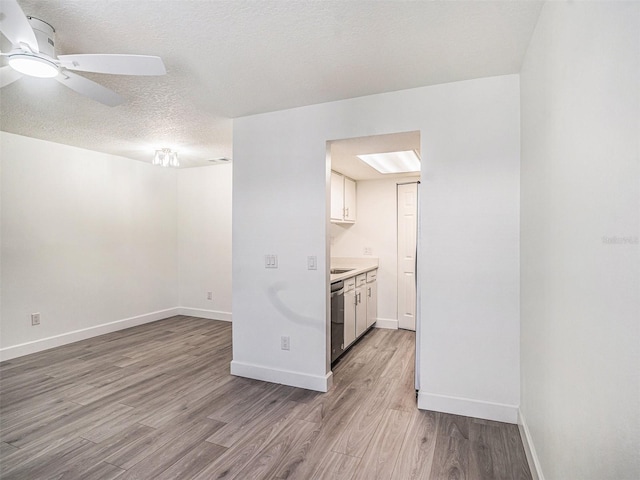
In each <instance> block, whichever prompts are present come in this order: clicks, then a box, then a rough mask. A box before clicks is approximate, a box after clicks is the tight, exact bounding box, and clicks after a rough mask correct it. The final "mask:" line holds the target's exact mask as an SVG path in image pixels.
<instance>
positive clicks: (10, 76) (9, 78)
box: [0, 65, 22, 88]
mask: <svg viewBox="0 0 640 480" xmlns="http://www.w3.org/2000/svg"><path fill="white" fill-rule="evenodd" d="M20 77H22V74H21V73H19V72H16V71H15V70H14V69H13V68H11V67H10V66H9V65H5V66H4V67H2V68H0V88H2V87H5V86H7V85H9V84H10V83H13V82H15V81H16V80H18V79H19V78H20Z"/></svg>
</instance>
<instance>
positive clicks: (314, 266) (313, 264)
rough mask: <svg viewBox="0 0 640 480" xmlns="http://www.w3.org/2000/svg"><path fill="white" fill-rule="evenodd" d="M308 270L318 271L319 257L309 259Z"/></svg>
mask: <svg viewBox="0 0 640 480" xmlns="http://www.w3.org/2000/svg"><path fill="white" fill-rule="evenodd" d="M307 269H308V270H317V269H318V257H316V256H315V255H313V256H310V257H307Z"/></svg>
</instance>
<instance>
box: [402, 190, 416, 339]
mask: <svg viewBox="0 0 640 480" xmlns="http://www.w3.org/2000/svg"><path fill="white" fill-rule="evenodd" d="M417 226H418V184H417V183H408V184H404V185H398V327H399V328H403V329H405V330H414V331H415V329H416V245H417Z"/></svg>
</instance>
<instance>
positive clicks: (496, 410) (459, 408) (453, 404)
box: [418, 391, 518, 424]
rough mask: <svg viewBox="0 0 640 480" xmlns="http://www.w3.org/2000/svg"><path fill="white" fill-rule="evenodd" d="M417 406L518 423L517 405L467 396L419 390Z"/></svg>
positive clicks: (424, 408) (421, 408)
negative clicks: (450, 395) (451, 395)
mask: <svg viewBox="0 0 640 480" xmlns="http://www.w3.org/2000/svg"><path fill="white" fill-rule="evenodd" d="M418 408H419V409H420V410H434V411H436V412H443V413H453V414H455V415H463V416H465V417H475V418H482V419H485V420H494V421H496V422H505V423H513V424H516V423H518V407H517V405H505V404H502V403H492V402H482V401H479V400H472V399H469V398H461V397H449V396H447V395H437V394H434V393H426V392H423V391H420V392H418Z"/></svg>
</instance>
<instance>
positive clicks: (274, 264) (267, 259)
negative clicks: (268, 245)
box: [264, 255, 278, 268]
mask: <svg viewBox="0 0 640 480" xmlns="http://www.w3.org/2000/svg"><path fill="white" fill-rule="evenodd" d="M264 268H278V256H277V255H265V256H264Z"/></svg>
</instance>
